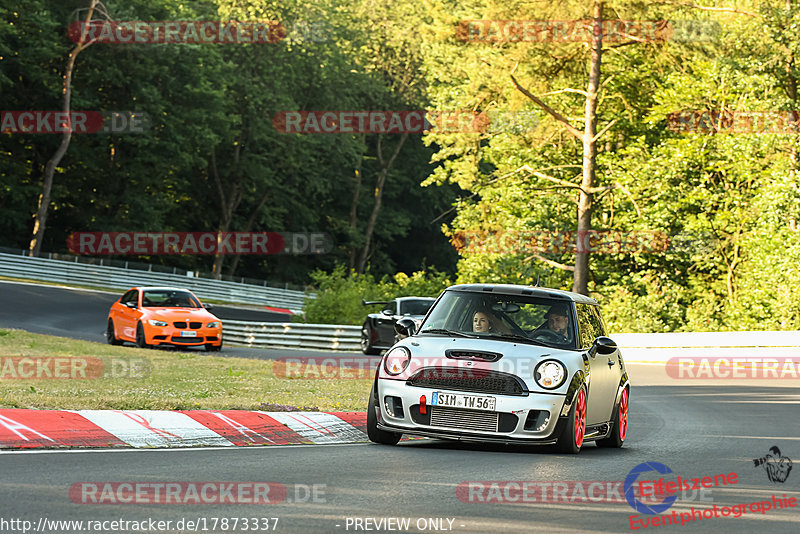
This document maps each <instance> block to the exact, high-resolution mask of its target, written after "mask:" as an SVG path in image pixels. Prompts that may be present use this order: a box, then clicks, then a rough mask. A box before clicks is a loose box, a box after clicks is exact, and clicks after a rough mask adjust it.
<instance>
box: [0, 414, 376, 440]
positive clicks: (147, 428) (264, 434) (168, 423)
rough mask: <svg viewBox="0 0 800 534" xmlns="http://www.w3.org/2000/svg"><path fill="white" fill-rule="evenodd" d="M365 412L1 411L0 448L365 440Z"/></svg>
mask: <svg viewBox="0 0 800 534" xmlns="http://www.w3.org/2000/svg"><path fill="white" fill-rule="evenodd" d="M366 418H367V416H366V413H364V412H251V411H243V410H189V411H168V410H79V411H69V410H22V409H7V410H0V449H25V448H59V447H83V448H87V447H104V448H106V447H134V448H163V447H205V446H213V447H246V446H252V445H296V444H330V443H361V442H365V441H368V439H367V435H366V432H367V429H366V424H367V422H366Z"/></svg>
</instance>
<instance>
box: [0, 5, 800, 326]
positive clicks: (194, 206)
mask: <svg viewBox="0 0 800 534" xmlns="http://www.w3.org/2000/svg"><path fill="white" fill-rule="evenodd" d="M799 4H800V2H798V1H796V0H779V1H778V0H772V1H765V2H755V1H751V0H738V1H737V0H727V1H712V0H704V1H703V2H701V1H700V0H698V1H697V2H683V1H669V0H664V1H657V2H656V1H653V2H638V1H627V2H622V1H614V0H609V1H606V2H602V3H601V2H594V3H592V2H580V1H566V2H553V1H534V0H507V1H504V2H499V3H496V2H491V1H488V0H473V1H468V2H455V1H443V0H438V1H423V2H420V1H418V0H394V1H389V2H371V1H367V0H353V1H348V2H339V1H336V0H319V1H310V2H305V1H304V2H300V1H299V0H288V1H284V0H282V1H280V2H278V1H263V0H204V1H194V2H189V1H185V0H184V1H178V0H126V1H124V2H122V1H115V0H107V1H105V2H103V5H104V7H105V11H104V12H105V13H107V15H108V17H110V18H111V19H112V20H118V21H122V20H142V21H146V20H242V21H252V20H279V21H282V22H283V23H284V25H285V26H286V27H287V28H288V30H289V34H288V35H287V38H286V39H283V40H281V41H280V42H277V43H270V44H202V45H201V44H161V45H156V44H103V43H97V44H94V45H92V46H90V47H88V48H86V49H85V50H84V51H82V52H81V54H80V55H79V56H78V58H77V60H76V64H75V71H74V73H73V83H72V91H73V94H72V109H74V110H108V111H111V110H128V111H137V112H144V113H147V114H148V116H149V117H150V118H151V121H152V124H151V126H150V128H149V129H148V130H147V131H146V132H145V133H142V134H135V135H134V134H128V135H108V134H103V135H99V134H98V135H73V136H72V140H71V144H70V146H69V149H68V151H67V153H66V155H65V156H64V158H63V160H62V161H61V162H60V164H59V166H58V168H57V169H56V173H55V180H54V185H53V192H52V199H51V204H50V213H49V218H48V221H47V227H46V233H45V236H44V240H43V242H42V250H43V251H46V252H66V248H67V247H66V238H67V236H68V235H70V234H71V233H72V232H78V231H158V232H164V231H186V232H191V231H325V232H329V233H330V234H331V235H332V236H333V238H334V241H335V243H336V247H335V250H334V251H333V252H332V253H331V254H327V255H320V256H265V257H259V256H241V257H238V258H237V257H232V256H226V257H218V258H214V257H204V256H154V257H136V258H130V259H136V260H139V261H146V262H150V263H162V264H165V265H174V266H178V267H181V268H184V269H191V270H202V271H212V270H213V271H215V272H216V273H217V274H218V275H223V274H225V275H232V274H233V275H237V276H247V277H252V278H262V279H267V280H271V281H278V282H287V283H292V284H300V285H308V284H313V285H314V286H315V287H316V289H317V290H318V294H319V295H320V296H321V297H322V299H321V300H320V301H319V304H318V306H317V307H316V309H313V307H312V309H310V310H309V316H310V317H313V318H315V320H335V322H352V323H360V320H363V310H361V309H359V308H358V306H355V307H353V306H352V305H351V304H352V303H351V302H350V301H352V300H353V299H355V298H357V297H358V296H359V295H363V296H364V297H367V298H377V297H383V296H387V297H388V296H392V295H395V294H400V293H407V294H410V293H416V294H419V293H422V292H427V293H436V292H437V291H438V290H440V289H441V286H442V285H444V284H447V283H450V282H477V281H481V282H508V283H526V284H530V283H535V282H536V281H537V279H539V280H540V282H541V284H542V285H547V286H549V287H557V288H564V289H570V288H572V287H573V276H574V270H575V264H576V262H575V258H576V255H575V254H574V252H570V251H554V250H535V249H531V248H530V247H526V246H524V243H523V244H522V246H519V247H516V248H515V247H507V248H506V249H504V250H499V251H498V250H496V249H493V248H491V247H489V248H488V249H480V248H479V247H472V248H470V247H467V248H463V249H461V250H460V252H457V251H456V250H455V248H454V247H453V246H452V244H451V240H453V241H456V242H458V237H459V235H464V233H466V234H468V235H491V233H492V232H498V231H502V232H507V233H510V234H511V235H515V236H526V235H530V233H531V232H543V231H548V232H552V233H558V232H565V231H574V230H575V229H576V228H577V227H576V224H577V215H576V214H577V212H578V205H579V204H578V203H579V201H580V191H581V187H582V185H581V184H582V170H581V167H582V165H583V160H584V154H585V152H584V149H585V147H584V146H583V145H584V144H583V143H582V142H581V140H580V138H578V137H577V136H576V135H574V133H571V132H570V130H569V128H568V127H567V125H569V126H570V127H571V128H573V129H577V130H579V131H581V132H583V131H584V128H585V125H586V121H587V117H588V115H587V113H586V107H587V106H586V103H587V100H588V99H589V96H590V95H594V89H593V87H596V88H597V92H596V95H597V98H596V103H595V104H596V109H595V112H594V114H593V117H592V119H591V120H592V121H596V131H597V133H598V135H597V138H596V140H595V141H596V146H595V149H596V154H595V156H594V158H595V159H594V161H595V163H594V169H593V180H594V181H593V183H592V188H591V190H592V191H591V193H592V209H591V211H590V212H589V220H590V223H591V227H592V229H594V230H597V231H601V232H605V231H614V232H656V233H658V235H665V236H670V239H672V240H673V243H680V244H681V246H673V247H671V248H668V249H667V250H658V251H643V250H641V249H637V248H636V247H633V248H632V249H631V250H627V251H622V252H613V253H609V252H606V253H593V254H590V255H589V281H588V292H589V293H590V294H591V295H592V296H594V297H595V298H597V299H598V301H599V302H600V303H601V305H602V306H603V308H604V311H605V315H606V319H607V322H608V323H609V326H610V327H611V329H612V330H614V331H641V332H651V331H652V332H658V331H678V330H742V329H757V330H761V329H800V302H798V299H797V292H796V291H795V290H794V288H795V285H796V280H797V279H798V278H800V227H799V226H798V219H800V178H798V166H800V162H799V161H798V156H797V146H798V138H797V134H796V133H793V132H792V131H788V130H789V129H787V128H786V127H783V126H782V127H781V128H779V129H778V130H779V131H777V132H776V131H775V129H774V128H772V129H771V127H770V126H769V124H767V125H766V126H764V125H762V126H759V127H752V128H750V131H741V130H740V131H735V132H733V131H731V129H730V128H726V127H725V124H723V123H724V120H723V119H724V117H726V115H725V113H731V112H735V113H739V114H744V113H750V112H763V113H772V114H783V115H781V116H787V114H791V113H793V112H800V101H798V88H797V85H798V78H800V65H798V59H799V58H800V32H799V31H798V29H800V5H799ZM88 5H89V0H25V1H24V2H22V1H19V0H17V1H13V0H0V101H1V102H2V105H1V106H0V108H1V109H2V110H58V109H60V106H61V86H62V76H63V73H64V71H65V67H66V64H67V58H68V55H69V53H70V50H72V48H73V47H74V46H75V43H74V42H73V41H71V40H70V39H69V37H68V33H67V28H68V26H69V24H70V23H72V22H75V21H76V20H78V18H79V17H80V16H81V14H82V13H85V11H76V10H81V9H84V10H85V8H86V7H88ZM598 5H599V6H600V8H601V10H602V16H603V19H605V20H610V21H671V26H670V28H672V33H670V34H669V36H668V38H659V39H647V38H640V37H637V35H617V36H615V37H614V38H609V39H607V40H606V42H605V43H604V44H603V45H602V56H601V59H599V60H598V58H597V57H595V56H593V51H592V43H591V40H589V41H581V40H574V39H573V40H569V39H550V40H545V41H541V42H508V40H504V39H499V38H493V37H492V35H491V34H487V35H486V36H485V38H484V39H482V40H475V39H473V40H470V39H465V38H464V34H463V31H462V30H463V25H460V22H461V21H465V20H538V21H568V20H588V19H591V18H592V17H593V14H594V13H596V9H597V6H598ZM593 60H597V61H598V62H597V63H596V65H595V66H599V69H597V70H595V69H593V67H592V64H593ZM592 73H596V74H597V75H598V77H597V79H596V80H595V81H596V82H597V83H596V85H595V86H593V85H592V80H591V77H592ZM512 76H513V79H512ZM515 81H516V82H517V83H516V84H515V83H514V82H515ZM531 96H533V98H531ZM413 109H431V110H469V111H474V112H477V113H488V114H489V115H490V116H491V113H493V112H503V113H518V114H519V115H520V116H524V117H533V118H534V119H535V121H534V122H535V127H527V128H522V129H514V128H510V129H505V130H502V131H497V130H493V129H487V130H486V131H483V132H479V133H442V132H431V133H428V134H426V135H419V134H411V135H408V136H403V135H378V134H335V135H303V134H283V133H279V132H278V131H276V129H275V128H274V126H273V124H272V118H273V117H274V116H275V114H276V113H278V112H279V111H288V110H413ZM548 110H549V111H548ZM687 111H688V112H691V113H703V112H708V115H706V116H707V117H711V118H712V119H713V118H714V117H717V118H720V117H722V118H720V119H719V120H718V121H717V122H716V123H714V120H711V121H705V122H702V121H700V122H695V123H694V128H693V131H679V129H676V128H674V127H673V128H671V127H670V123H669V121H668V117H670V116H671V115H670V114H673V113H676V112H687ZM552 112H555V114H554V113H552ZM720 114H722V115H720ZM701 116H702V115H701ZM789 116H791V115H789ZM768 122H769V121H768ZM784 126H785V125H784ZM689 130H692V128H689ZM59 142H60V139H59V136H57V135H44V134H0V246H3V247H9V248H16V249H26V248H28V245H29V242H30V240H31V234H32V230H33V215H34V214H35V213H36V209H37V202H38V198H39V195H40V193H41V191H42V181H43V176H44V173H45V165H46V163H47V161H48V160H49V159H50V158H51V157H52V155H53V154H54V153H55V151H56V149H57V147H58V145H59ZM395 153H396V154H397V156H396V157H394V158H392V156H393V155H394V154H395ZM584 172H585V171H584ZM584 185H585V184H584ZM585 190H586V188H585V187H584V191H585ZM520 239H524V238H520ZM337 299H338V300H339V301H342V302H344V300H345V299H347V303H346V306H345V305H344V304H343V305H342V306H344V307H342V306H338V305H337V303H336V301H337ZM345 308H346V310H345ZM359 317H360V318H359Z"/></svg>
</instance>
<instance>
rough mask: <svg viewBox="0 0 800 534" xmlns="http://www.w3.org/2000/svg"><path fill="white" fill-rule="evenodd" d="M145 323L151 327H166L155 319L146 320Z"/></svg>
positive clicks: (165, 323)
mask: <svg viewBox="0 0 800 534" xmlns="http://www.w3.org/2000/svg"><path fill="white" fill-rule="evenodd" d="M147 322H148V323H150V324H151V325H153V326H167V324H168V323H167V322H165V321H156V320H155V319H148V321H147Z"/></svg>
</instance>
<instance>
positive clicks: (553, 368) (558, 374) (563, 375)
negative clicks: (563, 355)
mask: <svg viewBox="0 0 800 534" xmlns="http://www.w3.org/2000/svg"><path fill="white" fill-rule="evenodd" d="M533 378H534V379H535V380H536V383H537V384H539V385H540V386H541V387H543V388H545V389H556V388H557V387H559V386H561V384H563V383H564V381H565V380H566V379H567V368H566V367H564V364H563V363H561V362H559V361H558V360H544V361H543V362H539V365H537V366H536V368H535V369H534V370H533Z"/></svg>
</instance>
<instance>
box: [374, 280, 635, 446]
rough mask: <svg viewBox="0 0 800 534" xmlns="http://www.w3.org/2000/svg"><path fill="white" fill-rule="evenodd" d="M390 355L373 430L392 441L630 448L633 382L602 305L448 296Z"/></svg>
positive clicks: (493, 291)
mask: <svg viewBox="0 0 800 534" xmlns="http://www.w3.org/2000/svg"><path fill="white" fill-rule="evenodd" d="M396 329H397V332H398V334H399V335H400V336H401V337H402V336H409V337H406V338H405V339H402V340H401V341H400V342H398V343H397V344H395V345H394V346H393V347H392V348H391V349H390V350H389V351H388V352H387V353H386V354H385V355H384V357H383V358H382V360H381V363H380V365H379V366H378V369H377V371H376V374H375V383H374V385H373V387H372V390H371V394H370V399H369V406H368V409H367V431H368V435H369V439H370V440H371V441H374V442H376V443H382V444H388V445H394V444H396V443H397V442H398V441H399V440H400V438H401V437H402V435H403V434H409V435H416V436H428V437H433V438H444V439H455V440H470V441H487V442H503V443H523V444H524V443H529V444H542V445H555V446H556V449H557V450H559V451H561V452H567V453H577V452H579V451H580V449H581V447H582V446H583V444H584V443H585V442H587V441H594V442H595V443H596V444H597V445H598V446H601V447H621V446H622V444H623V442H624V441H625V435H626V434H627V431H628V398H629V393H630V382H629V380H628V374H627V372H626V371H625V362H624V361H623V360H622V354H621V353H620V351H619V349H618V348H617V346H616V344H615V343H614V342H613V341H612V340H611V339H609V338H607V337H605V335H606V332H605V326H604V325H603V321H602V319H601V317H600V313H599V310H598V306H597V302H596V301H595V300H594V299H591V298H589V297H585V296H583V295H579V294H576V293H570V292H567V291H559V290H555V289H546V288H541V287H531V286H516V285H494V284H491V285H490V284H469V285H457V286H452V287H449V288H448V289H446V290H445V291H444V292H443V293H442V294H441V295H440V296H439V298H438V299H437V300H436V302H435V303H434V305H433V307H432V308H431V309H430V311H429V312H428V314H427V315H426V316H425V319H424V320H423V322H422V324H421V325H420V327H419V329H418V330H417V326H416V323H415V322H414V321H412V320H410V319H401V320H400V321H398V323H397V326H396Z"/></svg>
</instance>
